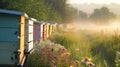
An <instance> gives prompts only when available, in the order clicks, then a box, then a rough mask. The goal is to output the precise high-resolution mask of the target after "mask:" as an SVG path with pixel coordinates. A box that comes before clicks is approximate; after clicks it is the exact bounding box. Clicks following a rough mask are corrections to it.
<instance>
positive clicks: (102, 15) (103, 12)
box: [90, 7, 115, 23]
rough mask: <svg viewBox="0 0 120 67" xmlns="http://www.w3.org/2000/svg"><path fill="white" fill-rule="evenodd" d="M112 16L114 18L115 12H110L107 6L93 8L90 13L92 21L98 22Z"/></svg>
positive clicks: (103, 21)
mask: <svg viewBox="0 0 120 67" xmlns="http://www.w3.org/2000/svg"><path fill="white" fill-rule="evenodd" d="M114 18H115V14H114V13H112V12H110V10H109V9H108V8H107V7H102V8H100V9H94V12H93V13H92V14H91V15H90V19H91V20H92V21H95V22H99V23H107V22H109V21H110V20H111V19H114Z"/></svg>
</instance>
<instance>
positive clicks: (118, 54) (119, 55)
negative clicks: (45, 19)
mask: <svg viewBox="0 0 120 67" xmlns="http://www.w3.org/2000/svg"><path fill="white" fill-rule="evenodd" d="M115 63H116V67H120V52H119V51H116V59H115Z"/></svg>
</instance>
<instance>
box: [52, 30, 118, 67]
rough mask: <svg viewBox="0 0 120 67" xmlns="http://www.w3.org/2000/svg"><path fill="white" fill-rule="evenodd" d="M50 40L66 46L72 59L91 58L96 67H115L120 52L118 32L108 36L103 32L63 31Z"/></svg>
mask: <svg viewBox="0 0 120 67" xmlns="http://www.w3.org/2000/svg"><path fill="white" fill-rule="evenodd" d="M50 39H51V40H52V41H54V42H57V43H60V44H62V45H63V46H65V47H66V48H67V49H68V51H69V52H71V56H72V57H71V58H72V59H76V60H79V61H80V60H81V59H82V58H83V57H84V56H89V57H91V58H92V59H93V62H94V63H95V65H96V66H95V67H115V64H116V63H115V59H116V51H120V35H119V34H117V32H115V33H114V34H112V35H109V34H107V35H106V34H105V33H103V32H101V33H95V32H94V33H93V32H90V31H79V32H66V31H61V32H59V34H56V33H55V34H54V35H53V36H52V37H51V38H50ZM75 49H79V51H75ZM80 66H81V65H80Z"/></svg>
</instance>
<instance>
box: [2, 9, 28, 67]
mask: <svg viewBox="0 0 120 67" xmlns="http://www.w3.org/2000/svg"><path fill="white" fill-rule="evenodd" d="M26 17H27V15H26V13H23V12H17V11H11V10H3V9H0V65H21V64H22V63H23V60H24V58H25V57H24V49H25V48H24V41H25V40H24V35H25V30H24V29H25V18H26Z"/></svg>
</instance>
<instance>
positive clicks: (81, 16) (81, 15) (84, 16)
mask: <svg viewBox="0 0 120 67" xmlns="http://www.w3.org/2000/svg"><path fill="white" fill-rule="evenodd" d="M78 17H79V20H80V21H86V20H88V14H87V13H85V12H83V11H79V15H78Z"/></svg>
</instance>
